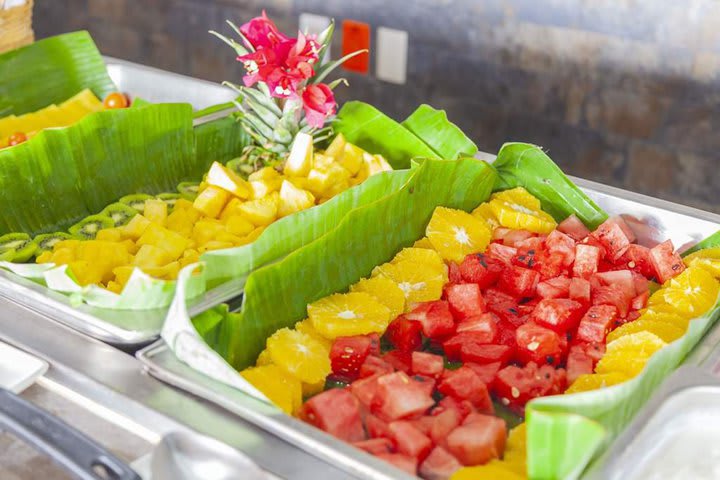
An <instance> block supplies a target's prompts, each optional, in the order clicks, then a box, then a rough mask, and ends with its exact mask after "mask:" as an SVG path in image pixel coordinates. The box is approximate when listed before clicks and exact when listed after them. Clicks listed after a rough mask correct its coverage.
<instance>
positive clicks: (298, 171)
mask: <svg viewBox="0 0 720 480" xmlns="http://www.w3.org/2000/svg"><path fill="white" fill-rule="evenodd" d="M312 161H313V138H312V135H308V134H307V133H302V132H301V133H298V134H297V135H295V139H294V140H293V144H292V147H290V154H289V155H288V158H287V160H286V161H285V167H284V168H283V172H284V173H285V175H288V176H290V177H304V176H306V175H307V174H308V172H309V171H310V168H311V167H312Z"/></svg>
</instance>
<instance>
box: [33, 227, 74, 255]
mask: <svg viewBox="0 0 720 480" xmlns="http://www.w3.org/2000/svg"><path fill="white" fill-rule="evenodd" d="M71 238H73V237H72V235H70V234H69V233H65V232H55V233H43V234H42V235H38V236H37V237H35V238H33V242H35V244H36V245H37V247H38V251H37V252H35V253H36V254H38V253H42V252H47V251H52V249H53V247H54V246H55V244H56V243H58V242H62V241H63V240H69V239H71Z"/></svg>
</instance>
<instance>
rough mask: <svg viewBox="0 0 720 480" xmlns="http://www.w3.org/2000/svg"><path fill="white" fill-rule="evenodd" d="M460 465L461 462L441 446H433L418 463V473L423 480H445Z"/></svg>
mask: <svg viewBox="0 0 720 480" xmlns="http://www.w3.org/2000/svg"><path fill="white" fill-rule="evenodd" d="M462 466H463V465H462V463H460V462H459V461H458V459H457V458H455V457H454V456H453V455H452V454H451V453H450V452H448V451H447V450H445V449H444V448H443V447H435V448H433V450H432V452H430V455H428V456H427V458H426V459H425V461H423V462H422V463H421V464H420V469H419V473H420V476H421V477H422V478H424V479H425V480H447V479H449V478H450V477H452V475H453V473H455V472H457V471H458V470H460V469H461V468H462Z"/></svg>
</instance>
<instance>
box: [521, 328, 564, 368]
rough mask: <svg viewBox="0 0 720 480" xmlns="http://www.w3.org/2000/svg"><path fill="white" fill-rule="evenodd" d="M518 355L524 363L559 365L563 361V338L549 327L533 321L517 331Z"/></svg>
mask: <svg viewBox="0 0 720 480" xmlns="http://www.w3.org/2000/svg"><path fill="white" fill-rule="evenodd" d="M515 341H516V343H517V354H516V355H517V357H518V360H520V361H521V362H523V363H529V362H535V363H537V364H538V365H544V364H545V363H547V364H549V365H558V364H559V363H560V362H561V361H562V355H563V338H561V337H560V335H558V334H557V333H556V332H554V331H553V330H550V329H549V328H545V327H541V326H540V325H537V324H535V323H532V322H528V323H526V324H525V325H521V326H520V327H518V329H517V330H516V331H515Z"/></svg>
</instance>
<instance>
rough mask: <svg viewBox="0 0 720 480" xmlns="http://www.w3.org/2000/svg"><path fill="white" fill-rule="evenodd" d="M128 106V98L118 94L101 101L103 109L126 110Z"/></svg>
mask: <svg viewBox="0 0 720 480" xmlns="http://www.w3.org/2000/svg"><path fill="white" fill-rule="evenodd" d="M129 104H130V102H128V98H127V97H126V96H125V95H123V94H122V93H120V92H113V93H111V94H109V95H108V96H107V97H105V100H103V105H105V108H127V107H128V105H129Z"/></svg>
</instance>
